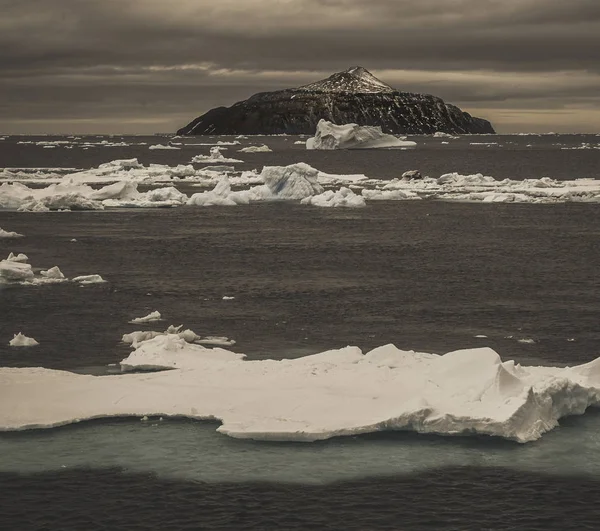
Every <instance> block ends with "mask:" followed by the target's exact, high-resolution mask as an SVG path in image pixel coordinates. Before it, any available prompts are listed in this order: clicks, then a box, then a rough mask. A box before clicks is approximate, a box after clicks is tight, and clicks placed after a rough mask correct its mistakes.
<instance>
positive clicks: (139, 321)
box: [129, 311, 162, 324]
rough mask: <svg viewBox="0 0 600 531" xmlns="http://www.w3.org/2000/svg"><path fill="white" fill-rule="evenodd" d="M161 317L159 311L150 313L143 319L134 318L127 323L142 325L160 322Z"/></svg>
mask: <svg viewBox="0 0 600 531" xmlns="http://www.w3.org/2000/svg"><path fill="white" fill-rule="evenodd" d="M161 319H162V316H161V314H160V312H159V311H154V312H150V313H149V314H148V315H146V316H144V317H136V318H135V319H132V320H131V321H129V322H130V323H131V324H143V323H152V322H154V321H160V320H161Z"/></svg>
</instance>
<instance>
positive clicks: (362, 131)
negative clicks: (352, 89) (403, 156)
mask: <svg viewBox="0 0 600 531" xmlns="http://www.w3.org/2000/svg"><path fill="white" fill-rule="evenodd" d="M416 145H417V144H416V143H415V142H410V141H407V140H400V139H399V138H397V137H395V136H394V135H388V134H385V133H383V132H382V131H381V127H379V126H377V127H373V126H360V125H357V124H346V125H335V124H333V123H331V122H328V121H327V120H323V119H322V120H319V123H318V124H317V131H316V134H315V136H314V137H313V138H309V139H308V140H307V141H306V149H373V148H408V147H414V146H416Z"/></svg>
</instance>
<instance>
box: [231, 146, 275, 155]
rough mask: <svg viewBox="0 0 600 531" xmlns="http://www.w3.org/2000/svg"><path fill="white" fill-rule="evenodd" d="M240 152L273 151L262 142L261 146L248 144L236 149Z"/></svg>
mask: <svg viewBox="0 0 600 531" xmlns="http://www.w3.org/2000/svg"><path fill="white" fill-rule="evenodd" d="M238 151H239V152H240V153H269V152H271V151H273V150H272V149H271V148H270V147H269V146H267V145H266V144H263V145H262V146H248V147H245V148H242V149H238Z"/></svg>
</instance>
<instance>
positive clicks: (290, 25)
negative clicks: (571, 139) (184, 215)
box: [0, 0, 600, 134]
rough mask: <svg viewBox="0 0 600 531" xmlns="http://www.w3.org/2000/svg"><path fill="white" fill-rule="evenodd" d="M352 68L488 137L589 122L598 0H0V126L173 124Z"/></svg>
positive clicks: (132, 129)
mask: <svg viewBox="0 0 600 531" xmlns="http://www.w3.org/2000/svg"><path fill="white" fill-rule="evenodd" d="M355 65H360V66H363V67H365V68H367V69H368V70H369V71H371V72H372V73H373V74H374V75H376V76H377V77H379V78H380V79H381V80H382V81H384V82H386V83H388V84H389V85H392V86H393V87H395V88H397V89H399V90H406V91H411V92H423V93H428V94H434V95H436V96H439V97H441V98H443V99H444V100H445V101H447V102H449V103H453V104H455V105H458V106H459V107H461V108H462V109H463V110H466V111H468V112H470V113H471V114H473V115H474V116H480V117H482V118H487V119H489V120H490V121H491V122H492V123H493V124H494V126H495V127H496V130H497V131H498V132H504V133H510V132H550V131H554V132H592V133H596V132H600V0H501V1H497V0H418V1H417V0H410V1H408V0H0V133H13V134H19V133H22V134H35V133H123V134H125V133H157V132H173V131H175V130H176V129H178V128H179V127H181V126H183V125H185V124H186V123H187V122H189V121H191V120H192V119H193V118H195V117H196V116H199V115H200V114H203V113H204V112H206V111H207V110H209V109H211V108H212V107H215V106H219V105H226V106H229V105H231V104H233V103H235V102H236V101H239V100H243V99H246V98H247V97H249V96H251V95H252V94H254V93H256V92H261V91H268V90H276V89H281V88H287V87H294V86H298V85H302V84H306V83H309V82H312V81H316V80H319V79H322V78H325V77H327V76H329V75H330V74H332V73H334V72H339V71H342V70H346V69H347V68H349V67H351V66H355Z"/></svg>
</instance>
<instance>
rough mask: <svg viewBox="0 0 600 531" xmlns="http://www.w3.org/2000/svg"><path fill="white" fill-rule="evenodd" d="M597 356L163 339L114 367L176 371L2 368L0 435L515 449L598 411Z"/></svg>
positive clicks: (140, 348) (599, 366)
mask: <svg viewBox="0 0 600 531" xmlns="http://www.w3.org/2000/svg"><path fill="white" fill-rule="evenodd" d="M599 360H600V358H599V359H596V360H594V361H592V362H590V363H587V364H585V365H580V366H576V367H572V368H558V367H522V366H519V365H516V364H515V363H514V362H512V361H507V362H502V360H501V359H500V357H499V356H498V354H497V353H496V352H494V351H493V350H491V349H489V348H477V349H468V350H458V351H454V352H450V353H448V354H445V355H443V356H438V355H436V354H428V353H419V352H412V351H403V350H399V349H397V348H396V347H394V346H393V345H385V346H383V347H379V348H377V349H374V350H372V351H370V352H368V353H367V354H364V355H363V353H362V352H361V350H360V349H358V348H357V347H346V348H343V349H339V350H331V351H327V352H322V353H320V354H315V355H313V356H307V357H305V358H299V359H292V360H280V361H276V360H260V361H246V360H244V356H243V355H242V354H237V353H234V352H231V351H227V350H224V349H221V348H215V349H208V348H205V347H202V346H199V345H193V344H189V343H187V342H186V341H185V340H183V339H182V338H180V337H178V336H177V335H173V334H171V335H161V336H158V337H155V338H154V339H150V340H147V341H143V342H142V343H140V344H139V345H138V346H137V348H136V349H135V350H134V351H133V352H132V353H131V354H130V355H129V356H128V357H127V358H125V359H124V360H123V361H122V362H121V368H122V370H123V371H129V370H144V369H148V370H154V369H172V370H168V371H163V372H158V373H155V374H151V375H148V374H131V375H128V376H126V377H124V376H121V375H110V376H91V375H81V374H74V373H69V372H65V371H54V370H49V369H41V368H25V369H14V368H2V369H0V381H1V382H2V389H3V392H4V393H5V394H6V396H7V397H10V399H9V400H2V401H0V429H2V430H5V431H6V430H19V429H28V428H42V427H51V426H59V425H63V424H68V423H71V422H78V421H81V420H85V419H91V418H99V417H110V416H136V417H143V416H149V417H151V416H166V415H169V416H188V417H192V418H196V419H219V420H220V421H221V423H222V424H221V426H220V427H219V428H218V431H219V432H221V433H223V434H227V435H230V436H232V437H238V438H251V439H260V440H272V441H288V440H295V441H315V440H320V439H327V438H330V437H336V436H342V435H358V434H361V433H370V432H378V431H389V430H413V431H416V432H419V433H438V434H445V435H458V434H463V435H468V434H484V435H494V436H499V437H504V438H507V439H512V440H515V441H518V442H522V443H523V442H528V441H533V440H536V439H538V438H539V437H541V435H542V434H543V433H545V432H547V431H549V430H551V429H552V428H554V427H556V426H557V424H558V419H559V418H561V417H563V416H566V415H574V414H581V413H583V412H584V411H585V409H586V408H587V407H589V406H598V405H600V361H599ZM15 404H19V406H20V407H19V408H18V409H17V408H15Z"/></svg>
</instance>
